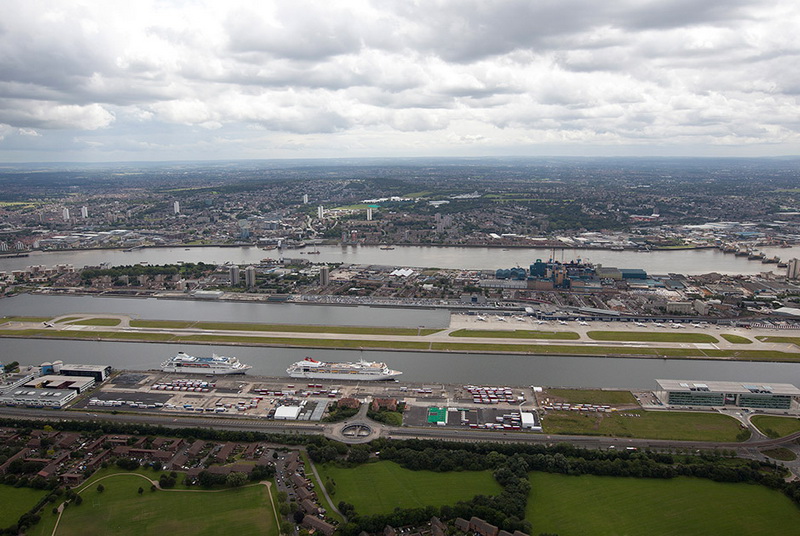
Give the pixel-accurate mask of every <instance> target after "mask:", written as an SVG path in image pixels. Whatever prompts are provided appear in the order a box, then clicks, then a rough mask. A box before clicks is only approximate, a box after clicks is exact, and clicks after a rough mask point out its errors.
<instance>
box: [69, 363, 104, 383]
mask: <svg viewBox="0 0 800 536" xmlns="http://www.w3.org/2000/svg"><path fill="white" fill-rule="evenodd" d="M59 374H63V375H64V376H90V377H92V378H94V381H96V382H97V383H102V382H104V381H105V380H107V379H108V377H109V376H111V366H110V365H61V370H60V371H59Z"/></svg>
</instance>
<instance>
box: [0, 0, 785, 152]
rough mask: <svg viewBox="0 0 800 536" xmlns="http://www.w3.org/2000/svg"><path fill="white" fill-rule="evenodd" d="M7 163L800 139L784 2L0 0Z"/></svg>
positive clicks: (737, 144) (744, 145) (692, 148)
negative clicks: (0, 2)
mask: <svg viewBox="0 0 800 536" xmlns="http://www.w3.org/2000/svg"><path fill="white" fill-rule="evenodd" d="M2 10H3V15H2V17H0V162H23V161H115V160H179V159H180V160H183V159H229V158H287V157H288V158H304V157H309V158H311V157H337V156H342V157H359V156H481V155H530V156H540V155H592V156H596V155H608V156H616V155H690V156H722V155H730V156H737V155H741V156H762V155H763V156H771V155H797V154H800V134H799V131H800V106H798V94H800V57H799V54H798V53H799V52H800V38H798V32H800V2H798V1H797V0H723V1H718V0H670V1H667V0H611V1H597V0H534V1H529V2H528V1H516V0H507V1H500V0H497V1H487V0H454V1H447V2H445V1H436V0H419V1H417V2H411V1H404V0H397V1H394V0H391V1H385V0H384V1H376V2H369V1H353V2H349V1H343V0H335V1H325V0H314V1H309V2H306V1H301V0H289V1H285V2H266V1H237V0H225V1H222V0H209V1H207V2H203V1H192V0H162V1H150V0H136V1H133V2H131V1H124V2H122V1H112V0H98V1H80V0H68V1H67V0H52V1H42V0H3V2H2Z"/></svg>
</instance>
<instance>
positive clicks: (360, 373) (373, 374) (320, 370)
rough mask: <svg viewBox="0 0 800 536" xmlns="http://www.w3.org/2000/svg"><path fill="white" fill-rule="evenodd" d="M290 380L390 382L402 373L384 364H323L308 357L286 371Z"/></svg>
mask: <svg viewBox="0 0 800 536" xmlns="http://www.w3.org/2000/svg"><path fill="white" fill-rule="evenodd" d="M286 372H287V373H288V374H289V376H291V377H292V378H309V379H316V380H355V381H365V380H366V381H375V380H391V379H392V378H394V377H395V376H399V375H400V374H402V372H399V371H396V370H391V369H390V368H389V367H387V366H386V363H374V362H372V361H364V360H363V359H362V360H361V361H356V362H355V363H323V362H322V361H317V360H316V359H312V358H310V357H307V358H305V359H304V360H302V361H298V362H297V363H294V364H293V365H292V366H290V367H289V368H288V369H286Z"/></svg>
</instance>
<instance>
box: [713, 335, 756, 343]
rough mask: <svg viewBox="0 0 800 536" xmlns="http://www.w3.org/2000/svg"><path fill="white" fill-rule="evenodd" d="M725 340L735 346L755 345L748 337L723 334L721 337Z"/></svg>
mask: <svg viewBox="0 0 800 536" xmlns="http://www.w3.org/2000/svg"><path fill="white" fill-rule="evenodd" d="M720 337H722V338H723V339H725V340H726V341H728V342H732V343H733V344H753V341H751V340H750V339H748V338H747V337H742V336H741V335H733V334H731V333H723V334H722V335H720Z"/></svg>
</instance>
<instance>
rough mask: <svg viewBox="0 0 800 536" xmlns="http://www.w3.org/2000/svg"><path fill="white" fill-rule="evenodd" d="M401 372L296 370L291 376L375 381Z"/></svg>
mask: <svg viewBox="0 0 800 536" xmlns="http://www.w3.org/2000/svg"><path fill="white" fill-rule="evenodd" d="M401 374H402V372H397V371H395V370H393V371H391V373H389V374H346V373H335V372H303V371H294V372H290V373H289V376H291V377H292V378H298V379H306V380H351V381H357V382H363V381H370V382H374V381H388V380H393V379H395V378H396V377H397V376H399V375H401Z"/></svg>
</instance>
